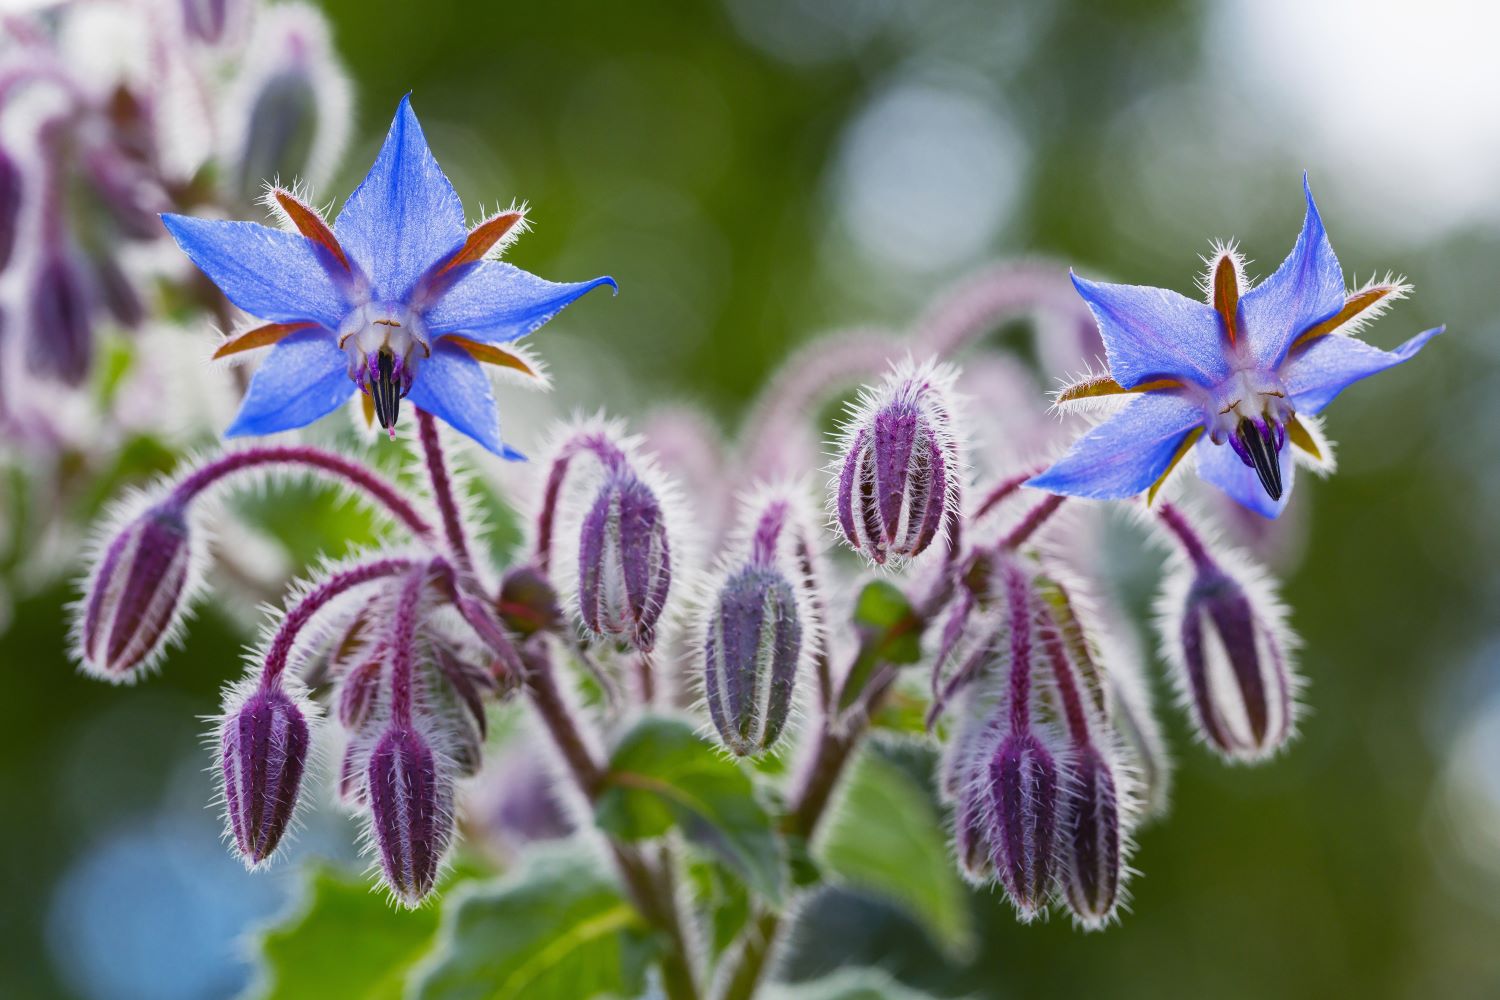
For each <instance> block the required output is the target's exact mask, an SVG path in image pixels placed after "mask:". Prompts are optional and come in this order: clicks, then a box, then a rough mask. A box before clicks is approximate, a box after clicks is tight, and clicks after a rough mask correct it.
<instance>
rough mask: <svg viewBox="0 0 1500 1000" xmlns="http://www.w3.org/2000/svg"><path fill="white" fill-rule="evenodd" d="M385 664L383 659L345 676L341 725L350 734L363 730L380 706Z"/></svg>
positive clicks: (340, 702) (340, 692)
mask: <svg viewBox="0 0 1500 1000" xmlns="http://www.w3.org/2000/svg"><path fill="white" fill-rule="evenodd" d="M384 678H385V662H384V660H383V659H381V658H376V659H373V660H370V661H369V662H367V663H361V664H360V665H359V666H357V667H355V668H354V669H353V670H351V671H349V672H348V673H347V674H345V675H344V679H343V682H342V683H340V684H339V709H338V719H339V725H341V726H343V727H344V728H345V729H347V730H349V731H350V732H358V731H359V730H361V729H363V728H364V726H365V723H367V722H369V721H370V719H371V718H372V717H373V716H374V715H375V711H376V709H377V708H379V706H380V694H381V685H382V681H383V680H384Z"/></svg>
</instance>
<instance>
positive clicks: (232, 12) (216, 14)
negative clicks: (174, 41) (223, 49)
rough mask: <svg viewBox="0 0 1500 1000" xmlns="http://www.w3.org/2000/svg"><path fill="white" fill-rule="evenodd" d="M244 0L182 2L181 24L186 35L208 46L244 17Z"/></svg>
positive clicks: (189, 0) (188, 0)
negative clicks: (185, 30)
mask: <svg viewBox="0 0 1500 1000" xmlns="http://www.w3.org/2000/svg"><path fill="white" fill-rule="evenodd" d="M246 7H247V4H246V3H245V2H244V0H182V24H183V27H184V28H186V29H187V33H188V34H189V35H191V36H192V37H194V38H196V39H198V40H199V41H202V42H207V43H209V44H210V45H213V44H216V43H218V42H220V41H222V40H223V38H224V34H225V31H226V30H227V29H228V28H230V27H232V26H233V25H234V24H235V23H236V22H238V21H241V20H243V19H244V18H245V16H246V13H247V11H246Z"/></svg>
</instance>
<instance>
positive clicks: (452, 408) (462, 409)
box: [406, 340, 512, 458]
mask: <svg viewBox="0 0 1500 1000" xmlns="http://www.w3.org/2000/svg"><path fill="white" fill-rule="evenodd" d="M406 398H407V399H409V400H410V401H411V402H412V404H413V405H414V406H417V407H418V408H420V409H423V410H426V411H427V412H428V413H430V414H432V415H433V416H435V417H437V418H438V419H439V420H442V421H444V422H445V423H447V424H448V426H450V427H452V428H453V429H454V430H457V431H461V432H463V433H464V434H467V435H468V436H469V437H471V438H473V439H474V440H475V441H478V442H479V443H480V444H482V445H484V446H485V447H486V448H488V449H489V450H490V451H492V452H494V453H495V454H496V455H500V456H501V457H503V458H511V457H512V456H511V455H510V454H508V453H507V452H508V450H509V449H507V448H506V447H505V445H504V443H502V442H501V440H500V414H499V413H497V412H496V410H495V396H494V393H493V392H492V391H491V389H490V380H489V376H487V375H485V373H484V369H483V368H481V367H480V366H479V362H478V361H475V360H474V359H473V358H471V357H470V356H469V355H468V353H467V352H466V351H464V350H463V348H461V347H458V346H457V345H455V344H450V343H446V342H444V341H441V340H439V341H437V342H436V343H434V344H433V345H432V357H430V358H425V359H424V360H423V361H422V364H421V367H420V368H418V369H417V377H416V379H415V380H414V381H413V382H412V384H411V392H409V393H407V397H406Z"/></svg>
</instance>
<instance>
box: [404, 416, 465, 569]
mask: <svg viewBox="0 0 1500 1000" xmlns="http://www.w3.org/2000/svg"><path fill="white" fill-rule="evenodd" d="M417 429H418V436H419V437H420V438H421V440H422V456H423V457H424V458H425V459H426V460H427V479H428V481H429V482H431V483H432V498H433V500H435V501H436V502H437V508H438V514H439V516H441V517H442V519H443V535H444V537H446V538H447V540H448V551H449V552H450V553H452V555H453V561H454V563H455V564H457V566H458V571H459V573H461V574H462V575H463V576H466V577H468V576H473V575H474V560H473V557H471V556H470V555H469V540H468V538H467V537H466V536H465V535H464V522H463V518H462V517H461V516H460V514H459V512H458V500H457V498H456V497H455V496H454V494H453V481H452V480H451V479H450V478H449V477H448V465H447V463H446V462H444V461H443V442H442V441H441V440H440V439H439V438H438V426H437V419H436V418H435V417H433V415H432V414H430V413H428V412H427V411H426V410H420V409H419V410H417Z"/></svg>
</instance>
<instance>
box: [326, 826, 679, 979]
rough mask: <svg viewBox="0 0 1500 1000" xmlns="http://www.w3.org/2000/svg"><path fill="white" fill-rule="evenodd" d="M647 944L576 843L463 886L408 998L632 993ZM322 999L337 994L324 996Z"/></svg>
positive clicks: (628, 909)
mask: <svg viewBox="0 0 1500 1000" xmlns="http://www.w3.org/2000/svg"><path fill="white" fill-rule="evenodd" d="M653 950H654V942H653V939H652V938H651V937H650V936H649V934H648V932H647V929H646V927H645V926H644V924H642V922H641V919H640V917H639V915H638V914H637V913H636V911H635V909H634V908H633V907H632V906H631V905H630V903H629V902H627V901H626V900H625V899H624V898H623V897H622V896H621V895H620V892H619V890H618V888H617V887H616V885H615V882H614V881H613V880H612V879H610V878H609V877H608V876H607V875H606V874H605V872H604V870H603V868H602V867H601V865H600V863H599V862H598V860H597V859H595V858H594V857H593V856H592V855H591V854H590V853H588V851H587V850H586V849H585V848H584V847H582V845H579V844H577V843H573V844H564V845H558V846H555V847H551V848H547V849H540V850H536V851H533V852H532V853H531V854H529V855H528V856H527V857H526V858H525V859H524V863H523V864H522V865H521V866H520V867H518V868H517V869H516V870H515V871H514V872H512V873H511V874H509V875H507V876H505V877H504V878H502V879H500V880H498V881H496V882H493V883H490V884H479V883H469V884H467V885H465V886H463V887H461V888H460V889H458V890H457V891H456V892H454V893H452V894H451V896H450V897H449V899H448V900H447V904H446V906H445V907H444V911H443V921H442V928H441V930H440V931H439V934H438V941H437V947H436V949H435V950H434V951H433V953H432V955H431V956H430V957H429V958H428V959H427V960H425V961H424V962H423V963H422V965H421V967H420V968H419V969H418V970H417V971H416V973H415V975H414V977H413V983H412V995H414V996H416V997H419V998H433V1000H439V998H441V1000H480V998H484V1000H522V998H525V1000H573V998H576V997H592V996H599V995H613V996H622V997H633V996H638V995H640V992H641V990H642V989H644V987H645V970H646V966H647V964H648V962H649V961H650V960H651V958H652V953H653ZM327 995H328V996H342V995H343V994H338V993H330V994H327Z"/></svg>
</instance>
